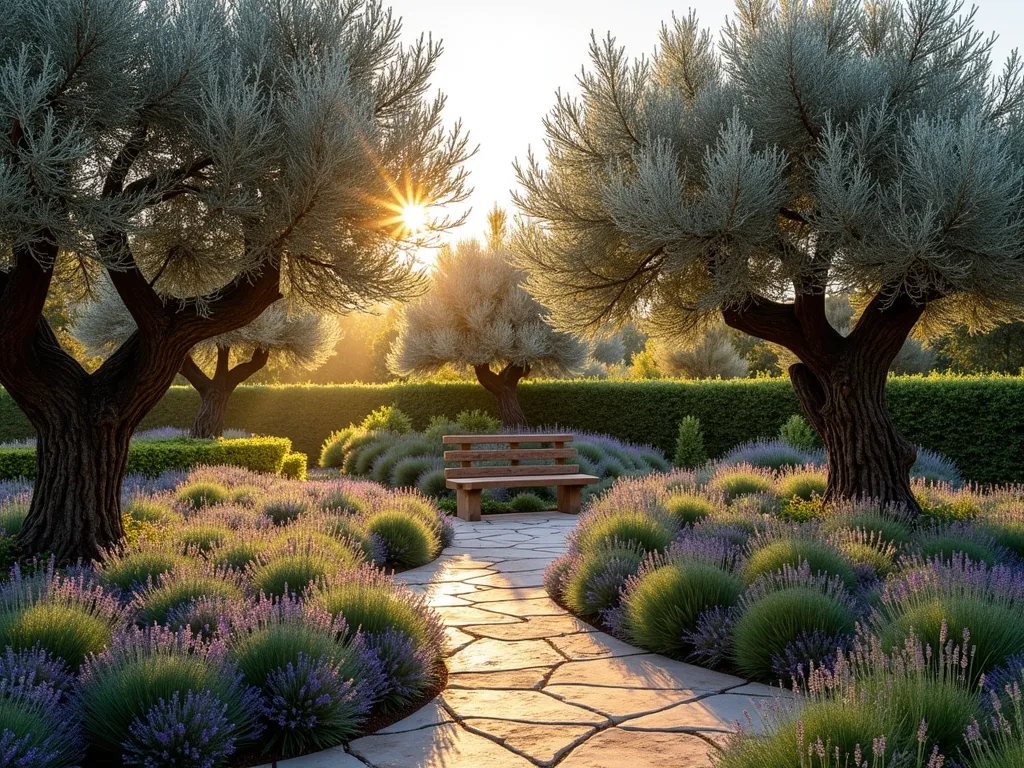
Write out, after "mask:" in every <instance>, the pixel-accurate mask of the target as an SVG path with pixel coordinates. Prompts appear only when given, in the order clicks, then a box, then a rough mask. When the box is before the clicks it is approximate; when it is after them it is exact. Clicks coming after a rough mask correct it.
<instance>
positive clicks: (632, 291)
mask: <svg viewBox="0 0 1024 768" xmlns="http://www.w3.org/2000/svg"><path fill="white" fill-rule="evenodd" d="M991 41H992V39H991V38H989V37H985V36H984V35H983V34H982V33H981V32H979V31H977V30H976V29H975V28H974V25H973V12H964V11H963V5H962V3H961V2H959V0H957V1H953V0H902V1H901V0H880V1H879V2H872V3H862V2H859V0H834V1H833V2H827V3H826V2H820V3H819V2H814V3H811V2H781V1H779V0H741V1H740V2H738V3H737V4H736V10H735V12H734V14H733V15H732V17H731V18H730V19H729V20H728V21H727V22H726V24H725V27H724V29H723V31H722V34H721V37H720V39H718V40H716V39H715V38H714V37H713V35H712V34H711V33H710V32H709V31H707V30H703V29H701V28H700V26H699V24H698V21H697V19H696V17H695V16H694V15H692V14H691V15H689V16H687V17H685V18H673V20H672V21H671V23H669V24H667V25H665V26H664V27H663V29H662V33H661V41H660V45H659V46H658V49H657V50H656V52H655V53H654V55H653V57H651V58H645V59H637V60H630V59H628V58H627V56H626V54H625V52H624V51H623V50H622V49H621V48H620V47H618V46H617V45H616V44H615V41H614V39H613V38H611V37H608V38H606V39H604V40H602V41H598V40H596V39H595V40H594V41H593V43H592V45H591V52H590V53H591V66H590V67H589V68H588V69H585V70H584V72H583V73H582V74H581V75H580V77H579V88H580V92H581V95H580V97H579V98H574V97H572V96H570V95H568V94H565V93H560V94H559V95H558V96H557V98H556V102H555V106H554V108H553V109H552V110H551V112H550V114H549V115H548V116H547V118H546V120H545V128H546V132H547V141H546V158H545V159H544V160H542V159H538V158H536V157H534V156H533V155H532V154H531V155H530V156H529V157H528V158H527V160H526V161H525V162H524V163H522V164H520V165H519V166H518V174H519V180H520V184H521V187H522V189H521V192H520V193H519V194H518V195H517V202H518V204H519V206H520V207H521V209H522V211H523V212H524V214H526V216H527V217H528V219H529V223H528V226H526V227H525V228H523V229H522V230H521V231H520V232H519V233H518V235H517V237H516V242H515V248H516V250H517V251H518V253H519V254H520V257H521V260H522V263H523V264H524V266H525V267H526V268H527V269H528V270H529V273H530V283H529V286H530V290H531V291H532V292H533V293H534V295H536V296H537V297H538V298H539V299H540V300H541V301H542V302H544V303H545V304H546V305H548V306H550V307H551V308H552V309H553V319H554V322H555V323H556V324H557V325H559V327H563V328H569V329H596V328H599V327H603V326H604V325H605V324H606V323H607V322H608V321H615V322H624V321H627V320H629V319H631V318H634V317H636V316H640V315H642V316H643V317H644V318H645V320H646V322H647V323H649V324H652V325H654V326H655V327H656V328H657V330H658V331H659V332H660V333H661V334H666V333H667V334H676V335H692V334H693V333H694V332H697V331H700V330H701V329H703V328H706V327H707V326H708V325H709V324H711V323H714V322H716V321H717V319H719V318H724V320H725V321H726V323H728V324H729V325H730V326H732V327H733V328H736V329H738V330H741V331H744V332H746V333H749V334H751V335H754V336H758V337H760V338H762V339H765V340H768V341H771V342H774V343H777V344H779V345H781V346H783V347H786V348H787V349H789V350H790V351H791V352H792V353H793V354H794V355H796V357H797V358H798V359H799V360H800V363H799V364H797V365H794V366H793V367H792V368H791V369H790V375H791V378H792V380H793V384H794V388H795V390H796V392H797V394H798V396H799V398H800V401H801V404H802V406H803V409H804V410H805V412H806V413H807V416H808V418H809V420H810V421H811V423H812V424H813V425H814V426H815V427H816V428H817V429H818V431H819V432H820V433H821V435H822V438H823V440H824V443H825V446H826V449H827V451H828V456H829V470H830V472H829V475H830V480H829V483H830V484H829V488H828V491H827V497H828V498H835V497H839V496H871V497H874V498H877V499H880V500H882V501H886V502H896V503H901V504H905V505H906V506H908V507H911V508H913V509H916V502H915V501H914V499H913V495H912V494H911V492H910V487H909V480H908V470H909V467H910V466H911V464H912V463H913V461H914V453H915V451H914V448H913V446H912V445H911V444H910V443H909V441H907V440H905V439H903V438H902V437H901V436H900V435H899V434H898V433H897V432H896V431H895V429H894V428H893V425H892V423H891V419H890V417H889V414H888V411H887V409H886V406H885V401H884V388H885V378H886V372H887V370H888V368H889V365H890V363H891V361H892V360H893V359H894V358H895V356H896V354H897V353H898V352H899V350H900V348H901V346H902V345H903V342H904V340H905V339H906V338H907V336H908V334H909V333H910V331H911V329H912V328H913V327H914V325H915V324H916V323H917V322H918V320H919V319H920V318H921V317H922V315H925V317H926V320H929V321H936V322H937V321H940V320H948V319H956V320H959V321H961V322H964V323H968V324H970V325H972V326H982V325H984V324H987V323H993V322H998V321H1000V320H1003V319H1005V318H1007V317H1011V316H1014V315H1016V314H1019V313H1020V311H1021V305H1022V302H1024V257H1022V253H1024V250H1022V245H1024V226H1022V225H1024V217H1022V211H1024V209H1022V201H1024V198H1022V194H1024V183H1022V182H1024V172H1022V171H1024V163H1022V161H1024V132H1022V120H1021V114H1022V108H1024V77H1022V75H1024V64H1022V61H1021V59H1020V58H1019V57H1018V56H1017V54H1016V53H1015V54H1013V56H1011V58H1010V60H1009V61H1008V62H1007V63H1006V65H1005V67H1004V68H1003V69H1002V70H1001V71H1000V72H998V73H993V72H992V71H991V68H990V61H989V54H990V50H991ZM831 291H844V292H848V293H857V294H862V295H867V296H869V297H870V301H869V302H868V305H867V306H866V307H865V309H864V311H863V312H862V314H861V316H860V318H859V320H858V322H857V324H856V327H855V328H854V329H853V330H852V331H851V333H850V334H849V335H848V336H845V337H844V336H842V335H841V334H839V333H838V332H836V330H835V329H834V328H832V326H831V325H830V324H829V322H828V319H827V317H826V313H825V295H826V293H827V292H831Z"/></svg>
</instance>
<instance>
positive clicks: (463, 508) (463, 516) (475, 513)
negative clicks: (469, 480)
mask: <svg viewBox="0 0 1024 768" xmlns="http://www.w3.org/2000/svg"><path fill="white" fill-rule="evenodd" d="M455 504H456V508H457V510H458V514H459V519H460V520H468V521H469V522H471V523H474V522H476V521H478V520H479V519H480V491H463V490H457V491H456V492H455Z"/></svg>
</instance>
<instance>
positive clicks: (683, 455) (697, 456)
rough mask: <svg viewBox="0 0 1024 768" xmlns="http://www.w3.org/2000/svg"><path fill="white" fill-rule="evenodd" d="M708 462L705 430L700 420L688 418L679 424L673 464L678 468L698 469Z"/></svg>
mask: <svg viewBox="0 0 1024 768" xmlns="http://www.w3.org/2000/svg"><path fill="white" fill-rule="evenodd" d="M707 460H708V453H707V449H706V448H705V447H704V430H703V429H702V428H701V425H700V419H698V418H697V417H696V416H687V417H685V418H684V419H683V420H682V421H680V422H679V431H678V434H677V435H676V450H675V457H674V460H673V463H674V464H675V465H676V466H677V467H684V468H691V467H698V466H700V465H701V464H703V463H704V462H706V461H707Z"/></svg>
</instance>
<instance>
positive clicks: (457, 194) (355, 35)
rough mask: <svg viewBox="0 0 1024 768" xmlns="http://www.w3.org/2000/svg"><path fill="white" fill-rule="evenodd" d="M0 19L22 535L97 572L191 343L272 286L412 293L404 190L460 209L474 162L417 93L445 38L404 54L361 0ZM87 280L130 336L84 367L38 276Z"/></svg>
mask: <svg viewBox="0 0 1024 768" xmlns="http://www.w3.org/2000/svg"><path fill="white" fill-rule="evenodd" d="M0 14H2V17H3V19H4V30H3V33H2V34H0V70H2V76H0V123H2V126H0V384H2V385H3V386H4V387H5V389H6V390H7V391H8V392H9V393H10V395H11V397H12V398H13V399H14V401H15V402H16V403H17V404H18V406H19V407H20V408H21V409H22V410H23V411H24V413H25V414H26V416H27V417H28V419H29V420H30V421H31V423H32V425H33V426H34V428H35V431H36V435H37V438H38V443H37V446H38V447H37V457H38V458H37V474H36V485H35V492H34V494H33V497H32V503H31V508H30V510H29V514H28V517H27V519H26V521H25V525H24V528H23V531H22V533H21V538H20V542H21V544H22V546H23V548H24V549H26V550H27V551H31V552H35V551H49V552H52V553H53V554H54V555H56V556H57V557H58V558H73V557H84V558H91V557H95V556H97V555H98V554H99V553H100V552H101V550H103V549H104V548H107V547H111V546H114V545H115V544H117V543H118V541H119V540H120V539H121V537H122V526H121V514H120V492H121V484H122V479H123V476H124V473H125V469H126V464H127V458H128V445H129V439H130V436H131V434H132V432H133V431H134V429H135V427H136V426H137V425H138V423H139V422H140V420H141V419H142V418H143V416H144V415H145V414H146V412H147V411H149V410H150V408H151V407H152V406H153V405H154V404H155V403H156V402H157V401H158V400H159V399H160V398H161V397H162V396H163V394H164V392H165V391H166V389H167V387H168V386H169V385H170V383H171V382H172V381H173V379H174V377H175V375H176V374H177V372H178V371H179V370H181V367H182V363H183V361H184V360H185V357H186V355H188V354H189V351H190V350H192V349H193V348H194V347H195V346H196V345H197V344H199V343H200V342H203V341H204V340H206V339H210V338H213V337H215V336H219V335H221V334H224V333H227V332H229V331H232V330H234V329H236V328H241V327H243V326H245V325H248V324H249V323H252V322H253V321H254V320H256V318H258V317H259V316H260V315H261V314H262V313H263V312H264V310H266V309H267V307H269V306H270V305H271V304H273V303H274V302H276V301H278V300H279V299H280V298H282V296H286V297H287V298H288V299H289V301H291V302H292V303H293V304H294V305H295V306H306V307H308V308H310V309H312V310H315V311H320V312H343V311H346V310H348V309H352V308H358V307H361V306H364V305H367V304H370V303H373V302H377V301H382V300H389V299H394V298H402V297H407V296H410V295H414V294H415V293H416V291H417V286H418V284H419V280H418V278H417V276H416V274H415V272H414V270H413V269H412V260H411V258H410V251H411V246H412V242H411V238H410V237H409V236H408V233H407V232H406V231H405V230H404V229H403V227H402V226H401V216H400V214H401V210H402V206H403V200H402V196H403V195H404V194H406V190H411V191H412V195H413V196H414V197H415V200H413V201H411V202H417V201H419V202H425V203H427V204H431V203H437V204H444V203H446V202H451V201H454V200H458V199H462V198H463V197H464V195H465V193H466V190H465V179H464V171H463V170H462V161H463V160H464V159H465V157H466V156H467V155H468V154H469V152H470V151H469V150H468V148H467V143H466V138H465V136H464V135H463V134H462V132H461V129H460V128H459V127H458V126H455V127H454V128H452V129H448V128H446V127H445V126H444V125H443V123H442V115H443V107H444V99H443V97H441V96H436V97H435V96H431V95H429V94H428V89H429V81H430V77H431V74H432V71H433V68H434V66H435V63H436V61H437V58H438V56H439V54H440V51H441V49H440V46H439V45H438V44H437V43H435V42H433V41H431V40H429V39H426V38H421V39H419V40H418V41H417V42H414V43H413V44H411V45H403V44H402V43H401V42H400V36H401V25H400V21H399V20H398V19H397V18H395V17H394V16H393V15H392V14H391V13H390V11H388V10H386V9H384V8H383V7H382V6H381V5H380V4H379V3H377V2H374V1H373V0H289V2H287V3H281V2H277V0H232V1H230V2H229V1H228V0H175V2H169V1H166V0H156V1H155V2H153V1H151V0H0ZM450 223H451V222H447V221H446V220H444V219H443V218H442V219H441V220H439V221H436V222H435V223H434V226H435V227H437V228H443V227H444V226H446V225H447V224H450ZM69 265H70V267H69ZM69 275H71V276H72V277H69ZM98 275H105V276H106V278H108V279H109V280H110V282H111V284H112V285H113V287H114V290H115V291H116V292H117V294H118V296H119V297H120V299H121V301H122V302H123V303H124V305H125V307H126V308H127V310H128V312H129V314H130V315H131V317H132V320H133V321H134V323H135V325H136V327H137V330H136V331H135V332H134V333H132V334H131V335H130V336H128V338H127V339H126V340H125V341H124V343H122V344H121V345H120V346H119V347H118V349H117V350H116V351H114V352H113V353H112V354H111V355H110V356H109V357H108V358H107V359H106V360H105V361H104V362H103V364H102V365H101V366H100V367H99V368H98V369H97V370H96V371H94V372H92V373H88V372H86V371H85V370H83V368H82V367H81V366H80V365H79V364H78V363H77V362H76V361H75V359H74V358H73V357H72V356H71V355H70V354H68V352H67V351H66V350H65V349H63V348H62V347H61V346H60V344H59V343H58V342H57V338H56V336H55V335H54V333H53V331H52V329H51V328H50V326H49V325H48V323H47V322H46V320H45V317H44V315H43V314H42V311H43V307H44V304H45V303H46V299H47V294H48V293H49V292H50V291H51V290H56V289H57V288H58V287H59V286H58V285H55V281H62V280H75V281H79V282H84V283H85V284H86V285H90V284H91V283H92V281H95V279H96V278H97V276H98Z"/></svg>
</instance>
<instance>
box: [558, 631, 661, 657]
mask: <svg viewBox="0 0 1024 768" xmlns="http://www.w3.org/2000/svg"><path fill="white" fill-rule="evenodd" d="M550 643H551V644H552V645H553V646H555V648H557V649H558V650H559V651H560V652H561V653H562V655H563V656H565V657H567V658H568V659H571V660H572V661H583V660H587V659H604V658H611V657H613V656H638V655H641V654H643V653H646V651H643V650H642V649H640V648H637V647H636V646H633V645H630V644H629V643H624V642H622V641H621V640H619V639H617V638H614V637H612V636H611V635H609V634H606V633H604V632H596V631H595V632H581V633H577V634H574V635H565V636H564V637H552V638H551V639H550Z"/></svg>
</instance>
